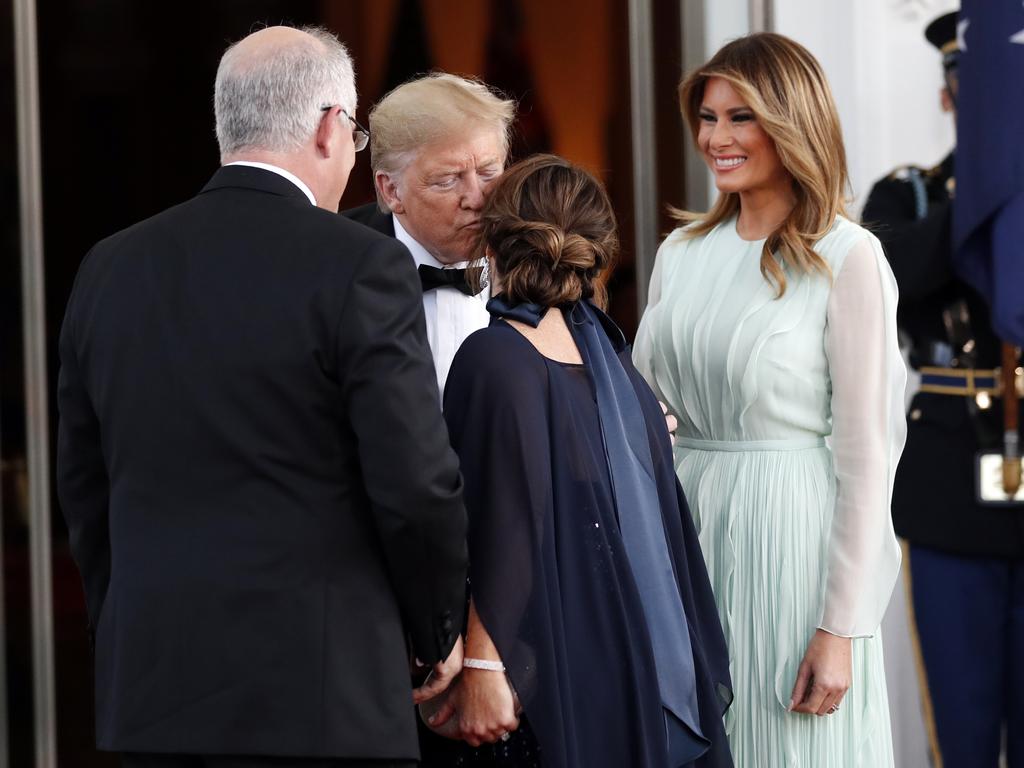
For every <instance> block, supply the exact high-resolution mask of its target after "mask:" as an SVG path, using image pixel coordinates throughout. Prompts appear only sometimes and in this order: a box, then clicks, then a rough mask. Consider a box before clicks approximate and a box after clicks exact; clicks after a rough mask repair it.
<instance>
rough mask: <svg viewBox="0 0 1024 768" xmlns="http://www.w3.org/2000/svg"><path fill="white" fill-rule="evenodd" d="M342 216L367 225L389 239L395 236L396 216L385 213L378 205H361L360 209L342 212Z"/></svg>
mask: <svg viewBox="0 0 1024 768" xmlns="http://www.w3.org/2000/svg"><path fill="white" fill-rule="evenodd" d="M341 215H342V216H344V217H346V218H349V219H352V221H358V222H359V223H360V224H365V225H366V226H368V227H369V228H370V229H374V230H376V231H378V232H380V233H381V234H382V235H387V236H388V237H394V236H395V218H394V214H392V213H384V212H383V211H382V210H381V209H380V208H379V207H378V205H377V204H376V203H367V204H366V205H360V206H359V207H358V208H349V209H348V210H347V211H342V212H341Z"/></svg>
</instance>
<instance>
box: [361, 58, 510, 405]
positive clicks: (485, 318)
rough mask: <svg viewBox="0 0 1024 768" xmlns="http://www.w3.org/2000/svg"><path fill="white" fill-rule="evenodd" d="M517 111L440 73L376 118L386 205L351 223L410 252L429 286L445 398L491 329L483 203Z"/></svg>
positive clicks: (402, 93) (393, 96)
mask: <svg viewBox="0 0 1024 768" xmlns="http://www.w3.org/2000/svg"><path fill="white" fill-rule="evenodd" d="M515 114H516V106H515V102H513V101H510V100H508V99H505V98H503V97H502V96H501V94H499V93H497V92H496V91H494V90H493V89H491V88H490V87H488V86H487V85H486V84H485V83H482V82H480V81H478V80H469V79H466V78H463V77H459V76H457V75H452V74H448V73H446V72H435V73H433V74H430V75H426V76H424V77H420V78H417V79H415V80H410V81H409V82H407V83H403V84H402V85H400V86H398V87H397V88H395V89H394V90H392V91H391V92H390V93H388V94H387V95H386V96H384V98H382V99H381V100H380V101H379V102H377V104H375V105H374V107H373V109H372V110H371V112H370V133H371V134H372V136H373V138H372V140H371V142H370V164H371V166H372V168H373V175H374V179H373V180H374V186H375V188H376V191H377V202H376V203H371V204H369V205H364V206H362V207H360V208H356V209H353V210H351V211H346V212H345V215H346V216H348V217H350V218H352V219H354V220H356V221H359V222H361V223H363V224H366V225H367V226H368V227H372V228H373V229H376V230H377V231H378V232H381V233H383V234H386V235H390V236H391V237H394V238H397V239H398V240H399V241H400V242H401V243H402V244H403V245H405V246H406V247H407V248H408V249H409V253H411V254H412V260H413V261H414V262H415V264H416V267H417V269H418V271H419V273H420V278H421V281H422V286H423V311H424V315H425V317H426V321H427V339H428V341H429V343H430V350H431V353H432V354H433V357H434V367H435V368H436V369H437V379H438V386H439V388H440V389H441V390H442V391H443V390H444V383H445V380H446V379H447V377H448V369H449V368H450V367H451V364H452V359H453V358H454V357H455V353H456V352H458V350H459V347H460V346H461V344H462V342H463V341H465V340H466V337H468V336H469V335H470V334H471V333H473V332H474V331H477V330H479V329H481V328H485V327H486V326H487V324H488V322H490V315H489V314H488V312H487V309H486V302H487V299H488V298H489V294H488V291H487V290H486V286H479V285H470V284H469V282H467V279H466V267H467V266H468V265H469V264H470V263H471V262H473V261H474V260H476V259H478V258H479V257H480V256H482V255H483V254H482V253H480V252H479V244H478V243H477V240H478V239H479V233H480V230H479V220H480V211H481V210H482V208H483V204H484V194H485V192H486V191H487V189H488V187H489V186H490V185H491V183H492V182H493V181H494V180H495V179H497V178H498V176H499V175H500V174H501V172H502V171H503V170H504V168H505V160H506V158H507V156H508V145H509V130H510V127H511V124H512V120H513V119H514V118H515Z"/></svg>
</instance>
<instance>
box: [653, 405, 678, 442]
mask: <svg viewBox="0 0 1024 768" xmlns="http://www.w3.org/2000/svg"><path fill="white" fill-rule="evenodd" d="M658 405H660V406H661V412H662V413H664V414H665V426H666V427H668V439H669V440H670V441H671V443H672V445H675V444H676V427H678V426H679V422H678V421H676V417H675V416H673V415H672V414H671V413H669V412H668V406H667V405H665V404H664V403H663V402H661V400H659V401H658Z"/></svg>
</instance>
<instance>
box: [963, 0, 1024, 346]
mask: <svg viewBox="0 0 1024 768" xmlns="http://www.w3.org/2000/svg"><path fill="white" fill-rule="evenodd" d="M957 38H958V41H959V43H960V48H961V53H960V64H959V76H960V88H959V95H958V98H957V148H956V160H955V169H956V197H955V200H954V203H953V246H954V256H953V266H954V269H955V270H956V272H957V273H958V274H959V275H960V276H961V277H962V278H963V279H964V280H966V281H967V282H968V283H970V284H971V285H972V286H974V287H975V288H976V289H977V290H978V291H979V292H981V294H982V295H983V296H984V297H985V298H986V299H987V300H988V303H989V306H990V307H991V309H992V325H993V326H994V327H995V330H996V333H997V334H999V336H1000V337H1002V338H1003V339H1004V340H1006V341H1011V342H1013V343H1014V344H1017V345H1021V346H1024V3H1022V2H1021V0H963V2H962V5H961V8H960V17H959V22H958V25H957Z"/></svg>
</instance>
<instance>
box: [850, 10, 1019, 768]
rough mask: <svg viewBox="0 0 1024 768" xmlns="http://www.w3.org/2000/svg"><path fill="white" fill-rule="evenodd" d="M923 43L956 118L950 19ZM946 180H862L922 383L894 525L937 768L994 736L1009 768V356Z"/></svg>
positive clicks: (909, 176) (923, 173)
mask: <svg viewBox="0 0 1024 768" xmlns="http://www.w3.org/2000/svg"><path fill="white" fill-rule="evenodd" d="M925 36H926V37H927V38H928V41H929V42H930V43H932V45H934V46H935V47H936V48H938V49H939V50H940V51H941V52H942V56H943V68H944V74H945V87H944V88H943V90H942V94H941V98H942V103H943V107H944V109H946V110H947V111H955V109H956V97H957V85H958V82H957V62H958V57H959V53H960V49H959V47H958V44H957V14H956V13H949V14H946V15H944V16H941V17H939V18H938V19H936V20H935V21H933V22H932V23H931V24H929V25H928V28H927V29H926V30H925ZM991 151H992V159H993V162H999V156H1000V152H999V147H992V148H991ZM954 178H955V177H954V172H953V155H952V153H951V154H950V155H949V156H948V157H947V158H946V159H945V160H943V161H942V162H941V163H940V164H939V165H937V166H936V167H934V168H930V169H921V168H917V167H914V166H905V167H902V168H899V169H897V170H896V171H894V172H893V173H891V174H890V175H889V176H888V177H886V178H885V179H882V180H881V181H879V182H878V183H877V184H875V186H874V188H873V189H872V190H871V194H870V196H869V198H868V201H867V204H866V205H865V207H864V212H863V217H862V218H863V221H864V224H865V226H867V227H869V228H870V229H872V230H873V231H874V232H875V234H877V236H878V237H879V238H880V239H881V241H882V243H883V245H884V247H885V250H886V253H887V255H888V258H889V261H890V263H891V265H892V269H893V272H894V273H895V275H896V279H897V282H898V283H899V291H900V303H899V325H900V329H901V332H902V334H904V336H905V337H906V340H907V341H908V342H909V344H910V363H911V365H912V366H913V367H914V368H915V369H916V370H917V371H918V372H919V373H920V375H921V385H920V391H919V392H918V393H917V394H916V395H915V397H914V399H913V402H912V404H911V407H910V413H909V417H908V425H909V434H908V438H907V445H906V449H905V451H904V453H903V458H902V461H901V462H900V465H899V469H898V471H897V475H896V484H895V489H894V495H893V505H892V506H893V517H894V521H895V527H896V532H897V533H898V534H899V535H900V536H901V537H902V538H903V539H904V540H905V542H906V544H907V546H906V548H905V550H906V551H905V554H906V557H905V560H904V564H905V568H907V569H908V571H909V575H910V578H911V584H912V593H913V612H914V618H915V622H912V623H916V627H917V634H918V638H919V642H920V651H921V657H922V660H923V662H924V669H925V673H926V678H927V689H928V691H927V693H929V694H930V707H931V710H932V713H933V715H934V721H933V722H934V730H933V732H932V734H931V735H932V736H933V737H935V736H937V744H936V743H935V739H934V738H933V750H934V751H936V752H938V753H941V757H940V756H939V755H938V754H936V758H937V760H936V764H937V765H940V766H944V767H945V768H958V767H959V766H970V768H987V767H988V766H992V768H995V766H996V765H997V763H998V760H999V754H1000V749H1001V746H1002V743H1003V739H1004V737H1005V740H1006V750H1007V756H1008V758H1009V766H1010V768H1014V767H1017V768H1020V766H1024V503H1022V502H1020V501H1013V500H1011V499H1012V497H1013V494H1012V493H1011V494H1007V493H1006V492H1005V491H1004V488H1003V482H1002V480H1003V478H1002V461H1003V460H1002V456H1001V454H1002V453H1003V452H1004V448H1005V449H1008V452H1010V453H1015V452H1016V443H1015V441H1016V440H1017V436H1018V429H1017V424H1016V405H1017V398H1018V396H1019V394H1020V392H1019V389H1020V386H1021V385H1020V382H1021V376H1020V368H1019V366H1020V362H1019V356H1018V353H1019V350H1015V349H1013V348H1008V349H1007V351H1006V352H1005V354H1004V351H1003V347H1004V345H1002V343H1001V341H1000V339H999V338H997V337H996V335H995V333H994V332H993V330H992V327H991V324H990V320H989V310H988V307H987V306H986V303H985V301H984V300H983V299H982V297H981V296H980V295H979V294H978V293H977V292H975V291H974V290H973V289H972V288H970V287H969V286H968V285H967V284H966V283H964V282H963V281H961V280H960V279H958V278H957V276H956V275H955V274H954V272H953V268H952V244H951V233H950V225H951V221H952V208H953V198H954V195H955V184H954ZM1000 369H1001V370H1002V372H1003V374H1005V375H1003V374H1001V373H1000ZM1004 379H1005V381H1004ZM1004 404H1005V407H1004ZM1004 416H1008V417H1009V419H1008V420H1007V419H1006V418H1004ZM1007 421H1009V425H1008V426H1009V429H1007ZM1007 438H1008V439H1007ZM1004 443H1005V444H1004ZM985 454H988V457H985V456H984V455H985ZM1007 467H1008V468H1013V469H1016V468H1018V467H1019V459H1017V458H1015V459H1014V460H1013V462H1012V463H1011V464H1008V465H1007ZM1008 474H1010V475H1012V474H1013V473H1012V472H1009V473H1008ZM1018 477H1019V470H1018ZM1008 481H1009V483H1010V485H1011V486H1012V482H1013V478H1012V477H1010V478H1008ZM1011 490H1012V487H1011ZM1022 496H1024V494H1018V495H1017V498H1018V499H1019V498H1021V497H1022ZM926 714H927V713H926Z"/></svg>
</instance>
